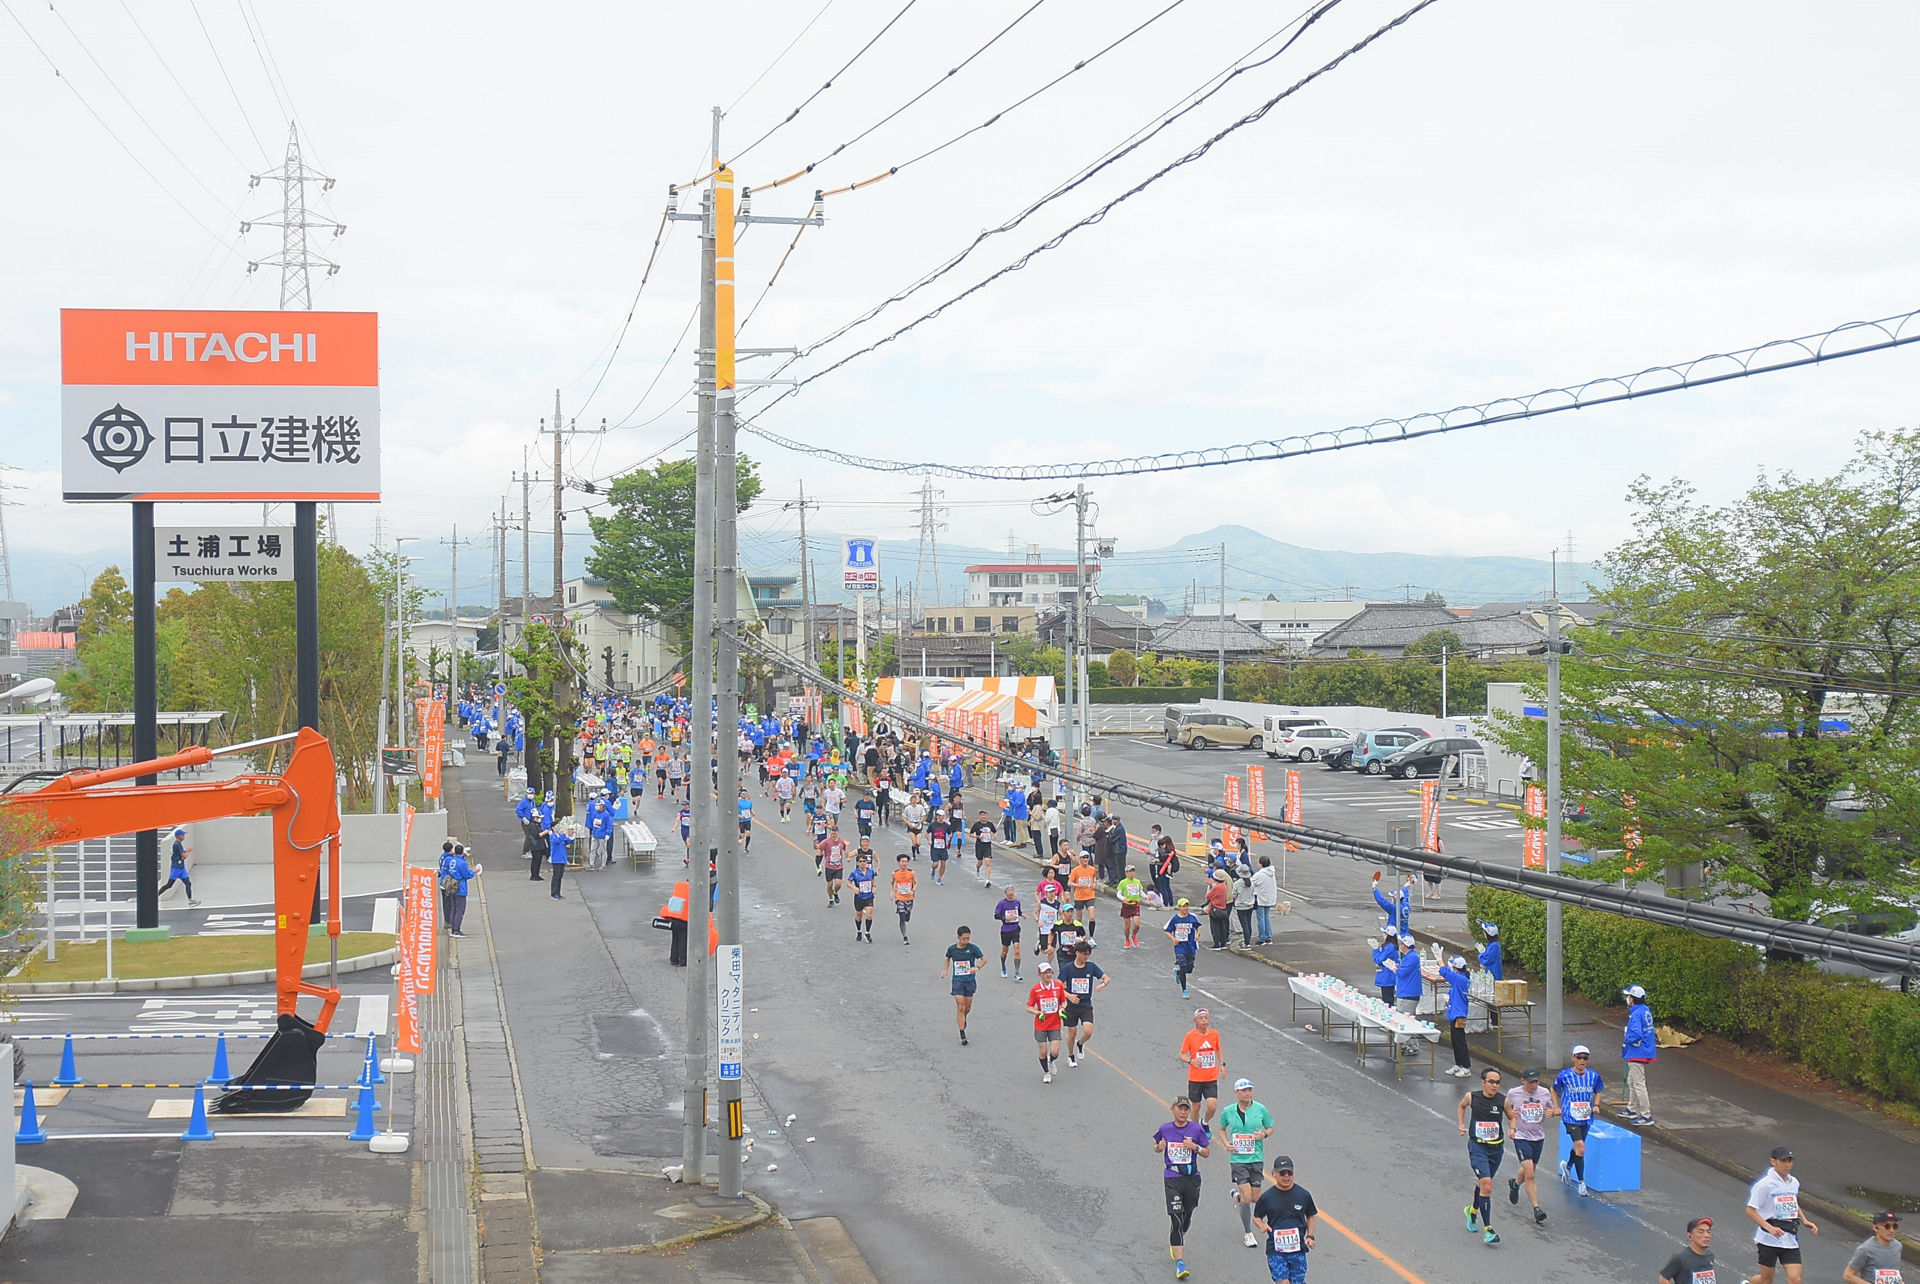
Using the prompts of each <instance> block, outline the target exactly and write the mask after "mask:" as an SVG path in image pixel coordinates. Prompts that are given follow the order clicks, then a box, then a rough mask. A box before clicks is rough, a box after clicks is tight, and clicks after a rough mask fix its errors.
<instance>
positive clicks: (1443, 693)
mask: <svg viewBox="0 0 1920 1284" xmlns="http://www.w3.org/2000/svg"><path fill="white" fill-rule="evenodd" d="M1440 716H1441V717H1442V718H1445V717H1446V716H1447V644H1446V643H1444V642H1442V643H1441V644H1440Z"/></svg>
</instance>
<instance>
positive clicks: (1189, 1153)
mask: <svg viewBox="0 0 1920 1284" xmlns="http://www.w3.org/2000/svg"><path fill="white" fill-rule="evenodd" d="M1192 1162H1193V1147H1192V1146H1177V1145H1174V1144H1173V1143H1172V1142H1168V1143H1167V1166H1168V1167H1169V1168H1178V1167H1181V1166H1182V1165H1185V1164H1190V1163H1192Z"/></svg>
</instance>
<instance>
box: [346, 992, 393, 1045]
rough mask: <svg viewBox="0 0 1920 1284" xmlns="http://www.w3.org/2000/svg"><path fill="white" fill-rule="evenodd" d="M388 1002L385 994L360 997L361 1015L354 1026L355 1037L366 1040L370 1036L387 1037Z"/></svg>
mask: <svg viewBox="0 0 1920 1284" xmlns="http://www.w3.org/2000/svg"><path fill="white" fill-rule="evenodd" d="M387 1007H388V1000H387V996H386V995H384V994H363V995H361V996H360V1013H359V1016H358V1017H357V1018H356V1019H355V1021H354V1024H353V1037H354V1038H356V1039H364V1038H366V1037H367V1036H368V1035H370V1034H373V1035H385V1034H386V1032H387V1018H388V1015H389V1014H388V1011H387Z"/></svg>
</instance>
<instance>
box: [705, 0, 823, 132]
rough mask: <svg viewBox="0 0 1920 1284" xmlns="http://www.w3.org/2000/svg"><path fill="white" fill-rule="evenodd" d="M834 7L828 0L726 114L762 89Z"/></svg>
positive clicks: (763, 69) (742, 91)
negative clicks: (761, 84)
mask: <svg viewBox="0 0 1920 1284" xmlns="http://www.w3.org/2000/svg"><path fill="white" fill-rule="evenodd" d="M833 6H834V0H827V2H826V3H825V4H823V5H821V6H820V9H819V12H817V13H815V14H814V15H813V17H811V18H809V19H807V25H806V26H804V27H802V28H800V34H799V35H797V36H795V37H794V38H793V39H791V40H789V41H787V47H786V48H785V49H782V50H781V51H780V52H779V53H778V54H777V55H775V57H774V60H773V61H772V62H770V63H768V64H767V65H766V66H765V67H763V68H761V70H760V74H759V75H757V76H755V77H754V78H753V83H752V84H751V85H748V86H747V87H746V88H745V89H742V90H741V91H740V95H739V97H737V98H735V99H734V100H733V101H732V102H730V103H728V104H727V107H726V112H725V113H724V114H727V115H731V114H732V112H733V109H734V108H735V107H738V106H739V105H740V104H741V103H743V102H745V101H746V98H747V95H748V94H750V93H752V92H753V91H754V90H756V89H758V88H759V87H760V82H761V81H763V80H765V79H766V78H767V77H768V75H770V74H771V73H772V71H773V69H774V68H775V67H778V66H779V65H780V64H781V63H782V62H784V61H786V57H787V55H788V54H790V53H792V52H793V47H794V46H795V45H797V44H799V43H800V41H801V39H802V38H804V37H805V36H806V34H807V33H808V32H809V31H812V30H813V24H814V23H816V22H818V21H820V19H821V18H823V17H825V16H826V12H827V10H829V9H831V8H833Z"/></svg>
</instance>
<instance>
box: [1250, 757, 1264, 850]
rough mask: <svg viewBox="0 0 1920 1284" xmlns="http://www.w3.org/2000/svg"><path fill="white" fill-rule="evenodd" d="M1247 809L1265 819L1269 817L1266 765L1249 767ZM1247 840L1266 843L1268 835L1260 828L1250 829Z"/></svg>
mask: <svg viewBox="0 0 1920 1284" xmlns="http://www.w3.org/2000/svg"><path fill="white" fill-rule="evenodd" d="M1247 810H1248V811H1249V812H1251V813H1252V814H1253V815H1255V816H1258V817H1260V819H1262V820H1265V819H1266V818H1267V769H1266V768H1265V767H1248V768H1247ZM1247 841H1248V842H1250V843H1264V842H1266V841H1267V836H1266V835H1265V834H1263V833H1261V832H1260V831H1259V830H1257V829H1254V830H1249V831H1248V832H1247Z"/></svg>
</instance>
